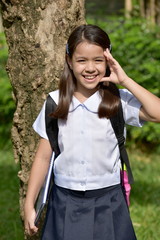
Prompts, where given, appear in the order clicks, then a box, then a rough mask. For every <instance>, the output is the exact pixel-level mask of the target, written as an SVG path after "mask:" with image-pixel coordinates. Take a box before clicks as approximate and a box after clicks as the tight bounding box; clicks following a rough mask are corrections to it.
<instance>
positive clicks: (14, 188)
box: [0, 147, 24, 240]
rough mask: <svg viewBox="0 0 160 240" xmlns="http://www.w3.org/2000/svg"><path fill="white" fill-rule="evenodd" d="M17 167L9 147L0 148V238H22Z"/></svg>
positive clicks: (3, 239) (15, 239) (14, 239)
mask: <svg viewBox="0 0 160 240" xmlns="http://www.w3.org/2000/svg"><path fill="white" fill-rule="evenodd" d="M18 169H19V167H18V166H17V165H16V164H15V162H14V159H13V153H12V150H11V147H9V149H8V148H7V147H5V149H3V150H0V176H1V177H0V209H1V210H0V239H1V240H23V239H24V237H23V230H22V223H21V220H20V214H19V199H18V198H19V180H18V177H17V173H18Z"/></svg>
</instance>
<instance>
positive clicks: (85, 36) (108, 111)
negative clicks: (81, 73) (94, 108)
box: [52, 24, 120, 119]
mask: <svg viewBox="0 0 160 240" xmlns="http://www.w3.org/2000/svg"><path fill="white" fill-rule="evenodd" d="M84 41H87V42H89V43H91V44H95V45H98V46H100V47H102V48H103V49H104V50H105V49H106V48H109V49H111V43H110V39H109V37H108V35H107V33H106V32H104V31H103V30H102V29H101V28H99V27H98V26H95V25H90V24H89V25H81V26H79V27H77V28H76V29H75V30H74V31H73V32H72V33H71V35H70V37H69V39H68V43H67V47H66V59H65V64H64V70H63V72H62V76H61V78H60V83H59V103H58V106H57V109H56V111H55V112H54V113H53V114H52V116H53V117H55V118H62V119H66V118H67V115H68V111H69V105H70V103H71V100H72V97H73V94H74V91H75V90H76V79H75V77H74V75H73V72H72V71H71V69H70V67H69V65H68V63H67V55H68V56H69V57H70V58H72V56H73V53H74V51H75V49H76V47H77V45H78V44H79V43H81V42H84ZM109 75H110V70H109V68H108V67H107V69H106V76H109ZM99 93H100V95H101V97H102V101H101V103H100V105H99V109H98V116H99V117H100V118H104V117H106V118H110V117H112V116H113V115H114V114H115V113H116V112H117V110H118V106H119V102H120V99H119V91H118V88H117V87H116V85H115V84H113V83H110V82H109V83H108V86H105V85H104V84H103V83H99Z"/></svg>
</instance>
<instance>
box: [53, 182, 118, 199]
mask: <svg viewBox="0 0 160 240" xmlns="http://www.w3.org/2000/svg"><path fill="white" fill-rule="evenodd" d="M56 187H57V188H58V189H59V190H60V191H62V192H63V193H65V194H70V195H73V196H75V197H79V198H92V197H99V196H103V195H104V194H106V193H108V192H110V191H112V190H115V189H119V188H121V184H117V185H114V186H110V187H106V188H100V189H95V190H86V191H78V190H71V189H68V188H63V187H60V186H57V185H56Z"/></svg>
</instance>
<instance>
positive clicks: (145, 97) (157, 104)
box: [101, 49, 160, 122]
mask: <svg viewBox="0 0 160 240" xmlns="http://www.w3.org/2000/svg"><path fill="white" fill-rule="evenodd" d="M104 55H105V57H106V60H107V64H108V65H109V67H110V71H111V74H110V76H109V77H104V78H102V80H101V81H110V82H113V83H115V84H120V85H121V86H123V87H125V88H127V89H128V90H129V91H130V92H131V93H132V94H133V95H134V96H135V97H136V98H137V99H138V100H139V101H140V103H141V104H142V107H141V109H140V119H142V120H145V121H151V122H160V98H158V97H157V96H155V95H154V94H152V93H151V92H149V91H148V90H146V89H145V88H143V87H142V86H140V85H139V84H138V83H136V82H135V81H133V80H132V79H131V78H129V77H128V76H127V74H126V73H125V72H124V70H123V69H122V68H121V66H120V65H119V63H118V62H117V61H116V60H115V59H114V58H113V57H112V55H111V53H110V52H109V50H108V49H107V50H106V51H105V52H104Z"/></svg>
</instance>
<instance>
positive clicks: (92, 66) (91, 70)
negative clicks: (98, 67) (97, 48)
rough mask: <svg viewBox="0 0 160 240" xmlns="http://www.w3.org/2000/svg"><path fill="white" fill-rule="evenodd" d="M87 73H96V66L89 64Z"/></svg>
mask: <svg viewBox="0 0 160 240" xmlns="http://www.w3.org/2000/svg"><path fill="white" fill-rule="evenodd" d="M85 71H86V72H90V73H92V72H94V71H95V65H94V63H92V62H88V63H87V65H86V67H85Z"/></svg>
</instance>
